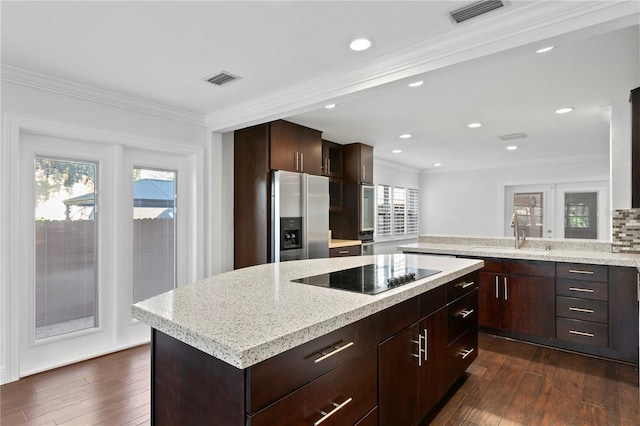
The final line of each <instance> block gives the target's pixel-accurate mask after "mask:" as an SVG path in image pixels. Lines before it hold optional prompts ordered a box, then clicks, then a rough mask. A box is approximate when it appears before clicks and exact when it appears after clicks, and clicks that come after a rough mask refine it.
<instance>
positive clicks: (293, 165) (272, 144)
mask: <svg viewBox="0 0 640 426" xmlns="http://www.w3.org/2000/svg"><path fill="white" fill-rule="evenodd" d="M271 170H287V171H293V172H305V173H309V174H313V175H322V138H321V132H320V131H318V130H314V129H310V128H308V127H304V126H299V125H297V124H294V123H290V122H288V121H284V120H278V121H274V122H271V123H264V124H259V125H256V126H252V127H248V128H245V129H241V130H236V131H235V132H234V177H233V179H234V182H233V185H234V213H233V216H234V268H236V269H237V268H242V267H245V266H251V265H259V264H263V263H268V262H271V261H272V260H273V259H271V258H270V247H271V238H272V236H271V220H272V219H271V175H270V171H271Z"/></svg>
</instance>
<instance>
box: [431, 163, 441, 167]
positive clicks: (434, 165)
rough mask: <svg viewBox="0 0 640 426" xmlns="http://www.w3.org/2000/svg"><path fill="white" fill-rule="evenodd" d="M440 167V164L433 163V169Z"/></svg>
mask: <svg viewBox="0 0 640 426" xmlns="http://www.w3.org/2000/svg"><path fill="white" fill-rule="evenodd" d="M440 166H442V163H433V167H440Z"/></svg>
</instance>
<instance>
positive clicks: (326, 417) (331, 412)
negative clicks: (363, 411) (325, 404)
mask: <svg viewBox="0 0 640 426" xmlns="http://www.w3.org/2000/svg"><path fill="white" fill-rule="evenodd" d="M351 401H353V398H349V399H347V400H346V401H345V402H343V403H342V404H336V403H335V402H332V403H331V404H332V405H333V406H334V407H335V408H334V409H333V410H331V411H329V412H328V413H325V412H324V411H320V414H322V418H321V419H320V420H318V421H316V422H314V423H313V426H318V425H319V424H321V423H322V422H324V421H325V420H327V419H328V418H329V417H331V416H333V415H334V414H335V413H337V412H338V411H339V410H341V409H342V408H343V407H344V406H345V405H347V404H348V403H350V402H351Z"/></svg>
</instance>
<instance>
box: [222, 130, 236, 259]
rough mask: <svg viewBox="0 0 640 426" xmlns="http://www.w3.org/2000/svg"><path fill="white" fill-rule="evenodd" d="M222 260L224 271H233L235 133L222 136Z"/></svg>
mask: <svg viewBox="0 0 640 426" xmlns="http://www.w3.org/2000/svg"><path fill="white" fill-rule="evenodd" d="M222 181H223V185H224V186H223V189H222V197H221V202H222V206H223V211H222V234H223V239H222V259H221V262H222V264H221V266H222V270H223V271H231V270H233V247H234V245H233V132H229V133H224V134H223V135H222Z"/></svg>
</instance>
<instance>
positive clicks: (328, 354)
mask: <svg viewBox="0 0 640 426" xmlns="http://www.w3.org/2000/svg"><path fill="white" fill-rule="evenodd" d="M350 346H353V342H349V343H347V344H346V345H342V346H334V347H333V348H334V350H333V351H331V352H329V353H324V352H320V355H322V356H321V357H320V358H318V359H316V360H315V361H313V363H314V364H317V363H319V362H320V361H324V360H325V359H327V358H329V357H330V356H334V355H335V354H337V353H338V352H341V351H343V350H345V349H347V348H348V347H350Z"/></svg>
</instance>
